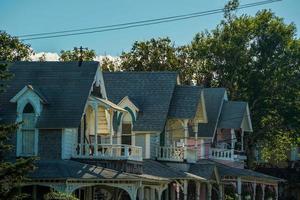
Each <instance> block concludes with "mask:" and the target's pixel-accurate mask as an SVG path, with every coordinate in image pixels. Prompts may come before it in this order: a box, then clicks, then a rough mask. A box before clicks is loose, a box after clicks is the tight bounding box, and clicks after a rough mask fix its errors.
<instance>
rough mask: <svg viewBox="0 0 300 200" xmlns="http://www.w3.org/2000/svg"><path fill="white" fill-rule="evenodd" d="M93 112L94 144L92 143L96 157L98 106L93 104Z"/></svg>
mask: <svg viewBox="0 0 300 200" xmlns="http://www.w3.org/2000/svg"><path fill="white" fill-rule="evenodd" d="M94 112H95V130H94V131H95V133H94V134H95V141H94V142H95V143H94V155H95V156H98V104H96V103H95V104H94Z"/></svg>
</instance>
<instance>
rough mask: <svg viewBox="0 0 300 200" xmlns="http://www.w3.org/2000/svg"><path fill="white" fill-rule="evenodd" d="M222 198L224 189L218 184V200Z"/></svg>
mask: <svg viewBox="0 0 300 200" xmlns="http://www.w3.org/2000/svg"><path fill="white" fill-rule="evenodd" d="M223 197H224V188H223V185H222V184H221V183H220V184H219V200H223Z"/></svg>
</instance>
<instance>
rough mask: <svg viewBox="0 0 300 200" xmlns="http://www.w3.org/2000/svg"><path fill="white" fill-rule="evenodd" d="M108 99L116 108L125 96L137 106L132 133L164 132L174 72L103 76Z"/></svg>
mask: <svg viewBox="0 0 300 200" xmlns="http://www.w3.org/2000/svg"><path fill="white" fill-rule="evenodd" d="M103 77H104V83H105V88H106V92H107V97H108V99H109V100H110V101H112V102H113V103H115V104H118V103H119V102H120V101H121V100H122V99H123V98H124V97H125V96H128V97H129V99H130V100H133V101H134V102H136V103H137V104H138V106H139V109H140V112H139V113H138V116H137V119H136V122H135V123H134V125H133V130H134V131H163V129H164V125H165V121H166V118H167V115H168V111H169V105H170V102H171V98H172V94H173V91H174V88H175V85H176V82H177V73H176V72H104V73H103Z"/></svg>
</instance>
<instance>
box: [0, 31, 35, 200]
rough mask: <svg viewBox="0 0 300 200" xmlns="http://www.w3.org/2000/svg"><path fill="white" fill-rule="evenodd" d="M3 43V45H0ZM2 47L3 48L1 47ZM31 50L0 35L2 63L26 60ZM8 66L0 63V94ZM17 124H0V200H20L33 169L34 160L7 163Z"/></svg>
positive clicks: (8, 75)
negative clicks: (23, 187) (22, 186)
mask: <svg viewBox="0 0 300 200" xmlns="http://www.w3.org/2000/svg"><path fill="white" fill-rule="evenodd" d="M2 42H4V44H3V43H2ZM2 45H3V46H2ZM30 53H31V50H30V49H29V46H28V45H25V44H22V43H21V42H19V41H18V40H17V39H16V38H14V37H11V36H10V35H8V34H7V33H3V32H1V33H0V59H1V60H3V61H18V60H27V59H29V55H30ZM11 76H12V74H11V73H10V72H9V71H8V65H7V64H3V63H0V82H1V85H0V92H3V90H4V89H5V85H4V81H5V80H8V79H9V78H11ZM18 125H19V124H10V125H5V124H0V199H8V200H11V199H21V198H22V197H24V195H22V194H20V193H18V192H17V189H16V188H18V187H19V186H20V185H21V183H22V182H23V181H24V180H25V179H26V178H25V176H26V174H27V173H28V172H30V171H32V170H33V169H34V166H33V161H34V158H26V159H25V158H19V159H16V160H14V161H9V160H8V159H7V158H8V155H11V154H12V148H13V147H12V145H10V140H11V137H12V135H13V134H14V133H15V132H16V129H17V127H18Z"/></svg>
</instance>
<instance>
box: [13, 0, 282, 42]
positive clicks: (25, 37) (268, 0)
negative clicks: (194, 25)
mask: <svg viewBox="0 0 300 200" xmlns="http://www.w3.org/2000/svg"><path fill="white" fill-rule="evenodd" d="M279 1H282V0H265V1H260V2H255V3H249V4H244V5H241V6H240V7H238V8H237V9H238V10H240V9H244V8H250V7H254V6H260V5H265V4H270V3H274V2H279ZM223 12H224V9H223V8H222V9H214V10H208V11H202V12H195V13H190V14H184V15H176V16H171V17H163V18H157V19H149V20H143V21H136V22H128V23H121V24H114V25H106V26H99V27H90V28H82V29H73V30H65V31H55V32H48V33H35V34H27V35H20V36H18V37H19V38H21V40H22V41H25V40H36V39H47V38H57V37H65V36H72V35H83V34H91V33H99V32H108V31H115V30H122V29H128V28H134V27H141V26H148V25H154V24H161V23H167V22H173V21H179V20H185V19H190V18H196V17H202V16H207V15H212V14H217V13H223ZM98 29H100V30H98ZM90 30H92V31H90ZM63 33H64V34H63ZM34 36H37V37H34Z"/></svg>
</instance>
